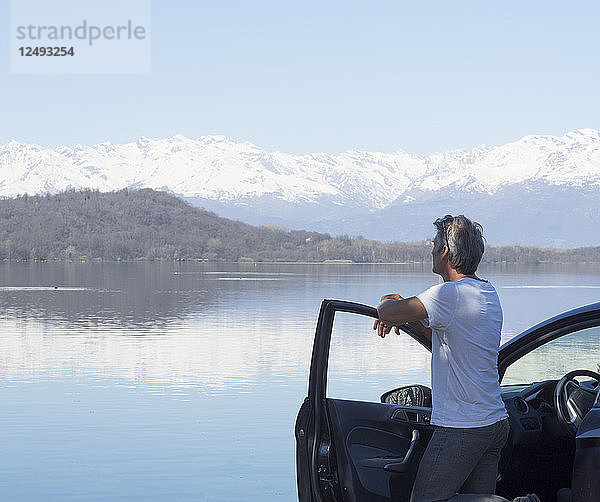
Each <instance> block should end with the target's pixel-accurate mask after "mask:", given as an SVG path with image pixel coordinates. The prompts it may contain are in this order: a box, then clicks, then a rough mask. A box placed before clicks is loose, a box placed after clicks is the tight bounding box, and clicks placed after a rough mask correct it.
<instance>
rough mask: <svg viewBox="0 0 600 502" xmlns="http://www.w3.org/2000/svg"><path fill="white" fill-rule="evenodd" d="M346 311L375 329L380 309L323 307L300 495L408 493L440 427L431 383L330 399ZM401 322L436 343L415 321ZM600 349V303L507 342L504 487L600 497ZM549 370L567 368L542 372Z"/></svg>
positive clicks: (360, 499) (379, 497) (301, 450)
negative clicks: (333, 358)
mask: <svg viewBox="0 0 600 502" xmlns="http://www.w3.org/2000/svg"><path fill="white" fill-rule="evenodd" d="M341 312H344V313H349V314H352V316H351V317H352V318H353V319H356V321H357V323H358V325H360V326H361V327H360V329H361V330H365V331H366V330H369V329H370V327H371V326H372V324H373V319H372V318H376V317H377V311H376V309H375V308H373V307H369V306H367V305H361V304H358V303H352V302H346V301H339V300H324V301H323V303H322V305H321V310H320V313H319V319H318V322H317V328H316V334H315V339H314V345H313V352H312V361H311V367H310V378H309V386H308V397H306V399H305V400H304V403H303V404H302V406H301V408H300V411H299V413H298V417H297V420H296V427H295V436H296V471H297V481H298V499H299V501H300V502H332V501H336V502H390V501H398V502H403V501H408V500H409V499H410V492H411V489H412V484H413V482H414V478H415V474H416V470H417V467H418V465H419V461H420V459H421V456H422V455H423V452H424V450H425V447H426V445H427V442H428V441H429V439H430V437H431V434H432V426H431V425H430V423H429V420H430V417H431V390H430V389H429V388H428V387H426V386H424V385H409V386H404V387H401V388H397V389H394V390H392V391H389V392H386V393H385V394H383V395H382V396H381V397H380V398H379V399H377V400H376V401H374V402H366V401H355V400H346V399H333V398H329V397H328V396H327V394H326V392H327V385H328V382H327V378H328V362H329V357H330V341H331V334H332V329H333V325H334V320H335V319H336V316H339V315H340V313H341ZM345 315H346V316H347V315H348V314H345ZM401 329H402V331H403V332H404V333H403V334H406V335H408V336H410V337H412V338H413V339H414V340H416V341H417V342H419V344H420V345H422V347H423V350H429V351H431V345H430V343H429V342H428V341H427V340H426V339H424V338H423V337H422V336H420V335H419V334H418V333H417V332H416V331H414V330H412V329H411V328H410V326H402V327H401ZM599 347H600V303H595V304H592V305H587V306H584V307H580V308H577V309H574V310H571V311H568V312H565V313H563V314H560V315H558V316H556V317H553V318H551V319H548V320H547V321H544V322H542V323H540V324H538V325H536V326H534V327H533V328H531V329H528V330H527V331H525V332H523V333H521V334H520V335H518V336H515V337H514V338H512V339H511V340H510V341H508V342H507V343H505V344H504V345H502V347H501V348H500V353H499V357H498V371H499V374H500V381H501V384H502V396H503V399H504V402H505V405H506V408H507V410H508V413H509V417H510V427H511V432H510V435H509V439H508V441H507V444H506V446H505V448H504V450H503V452H502V458H501V461H500V465H499V475H498V486H497V493H498V494H499V495H503V496H505V497H506V498H509V499H511V498H513V497H515V496H517V495H523V494H526V493H532V492H535V493H537V494H538V495H540V497H541V499H542V500H543V501H544V502H546V501H548V502H551V501H558V502H561V501H562V500H569V499H570V500H571V501H572V502H584V501H585V502H590V501H600V393H599V392H598V388H599V385H598V382H599V380H600V375H599V374H598V370H599V369H600V366H599V364H598V363H600V353H599V352H600V351H599V350H598V349H599ZM550 370H551V371H550ZM549 371H550V372H555V373H556V372H558V373H560V375H559V376H554V378H537V377H536V375H538V374H541V375H544V374H547V373H548V372H549ZM529 375H532V376H531V378H528V376H529ZM521 379H523V380H521ZM534 380H535V381H534ZM561 489H562V493H561V495H557V493H558V491H559V490H561Z"/></svg>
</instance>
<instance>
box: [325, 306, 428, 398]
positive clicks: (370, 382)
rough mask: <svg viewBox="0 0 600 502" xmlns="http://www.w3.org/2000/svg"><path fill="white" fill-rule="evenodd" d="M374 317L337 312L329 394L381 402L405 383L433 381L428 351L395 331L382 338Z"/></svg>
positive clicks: (333, 333) (329, 395)
mask: <svg viewBox="0 0 600 502" xmlns="http://www.w3.org/2000/svg"><path fill="white" fill-rule="evenodd" d="M374 321H375V320H374V319H373V318H371V317H367V316H363V315H358V314H349V313H345V312H337V313H336V315H335V320H334V325H333V332H332V336H331V348H330V351H329V371H328V378H327V397H330V398H338V399H350V400H355V401H371V402H379V399H380V396H381V394H383V393H384V392H386V391H389V390H392V389H395V388H397V387H401V386H404V385H413V384H421V385H426V386H427V387H430V386H431V383H430V361H431V354H430V353H429V351H428V350H427V349H426V348H425V347H423V346H422V345H420V344H419V343H418V342H416V341H415V340H414V339H413V338H411V337H410V336H408V335H407V334H405V333H404V332H402V331H401V332H400V335H396V334H395V333H394V331H392V332H391V333H389V334H388V335H387V336H386V337H385V338H383V339H382V338H380V337H379V336H377V333H376V332H375V331H374V330H373V323H374Z"/></svg>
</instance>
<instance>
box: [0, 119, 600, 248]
mask: <svg viewBox="0 0 600 502" xmlns="http://www.w3.org/2000/svg"><path fill="white" fill-rule="evenodd" d="M126 187H127V188H141V187H148V188H154V189H158V190H165V191H169V192H171V193H174V194H177V195H179V196H181V197H183V198H185V199H187V200H189V201H190V202H192V203H193V204H195V205H198V206H203V207H205V208H207V209H211V210H214V211H215V212H217V213H218V214H220V215H223V216H227V217H230V218H236V219H241V220H243V221H247V222H249V223H253V224H260V223H279V224H283V225H287V226H290V227H296V228H297V227H302V228H308V229H312V230H319V231H326V232H329V233H331V234H333V235H338V234H342V233H348V234H350V235H359V234H361V235H363V236H365V237H370V238H377V239H382V240H422V239H425V238H427V237H429V236H430V235H431V233H432V231H433V228H432V226H431V221H432V220H433V219H434V218H435V217H437V216H439V215H441V214H445V213H447V212H450V213H457V212H459V213H465V214H467V215H469V216H471V217H473V218H474V219H476V220H479V221H481V222H482V223H483V224H484V226H485V227H486V234H487V236H488V242H490V243H494V244H509V243H510V244H512V243H521V244H537V245H554V246H561V247H565V246H566V247H570V246H583V245H600V232H599V231H598V230H597V229H598V224H599V223H600V200H599V199H598V195H600V133H599V132H598V131H596V130H593V129H580V130H577V131H573V132H570V133H568V134H565V135H564V136H562V137H554V136H526V137H524V138H522V139H520V140H518V141H516V142H513V143H508V144H506V145H502V146H499V147H486V146H484V145H482V146H479V147H476V148H474V149H472V150H453V151H448V152H444V153H436V154H432V155H427V156H423V155H412V154H409V153H407V152H404V151H401V150H399V151H397V152H394V153H379V152H362V151H356V150H350V151H347V152H344V153H342V154H339V155H330V154H327V153H315V154H308V155H290V154H286V153H281V152H267V151H265V150H262V149H261V148H259V147H257V146H256V145H253V144H251V143H248V142H244V143H238V142H235V141H233V140H231V139H228V138H226V137H224V136H203V137H201V138H199V139H197V140H192V139H189V138H186V137H184V136H181V135H177V136H174V137H172V138H166V139H148V138H140V139H138V140H137V141H136V142H134V143H127V144H122V145H114V144H111V143H101V144H98V145H93V146H86V145H77V146H75V147H66V146H62V147H59V148H56V149H54V150H52V149H46V148H42V147H40V146H38V145H35V144H25V143H19V142H17V141H11V142H9V143H8V144H6V145H3V146H0V195H3V196H8V197H12V196H16V195H18V194H23V193H28V194H40V193H56V192H59V191H63V190H67V189H72V188H74V189H78V188H96V189H99V190H101V191H110V190H118V189H121V188H126Z"/></svg>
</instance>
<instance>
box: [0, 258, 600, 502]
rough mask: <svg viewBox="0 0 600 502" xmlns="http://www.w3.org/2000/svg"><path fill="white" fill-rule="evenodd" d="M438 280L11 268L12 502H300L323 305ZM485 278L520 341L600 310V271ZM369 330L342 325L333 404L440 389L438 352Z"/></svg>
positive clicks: (7, 364) (257, 270) (257, 271)
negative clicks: (304, 409)
mask: <svg viewBox="0 0 600 502" xmlns="http://www.w3.org/2000/svg"><path fill="white" fill-rule="evenodd" d="M428 268H429V267H428V266H425V267H411V266H403V265H333V264H332V265H302V264H286V265H283V264H257V265H256V266H255V265H254V264H202V263H193V264H192V263H183V264H151V263H139V264H138V263H129V264H117V263H115V264H58V265H57V264H2V265H0V272H1V274H0V302H1V304H2V310H1V315H0V333H1V335H0V403H1V404H0V429H1V430H2V433H1V434H0V451H2V455H1V456H0V500H20V501H28V500H32V501H39V500H46V501H49V500H111V501H114V500H127V501H131V500H144V501H149V500H174V501H176V500H190V501H191V500H200V501H229V500H232V501H237V500H240V501H241V500H244V501H264V500H271V499H273V500H285V501H292V500H295V498H296V488H295V470H294V442H293V424H294V420H295V415H296V411H297V409H298V406H299V404H300V402H301V401H302V399H303V398H304V396H305V395H306V387H307V379H308V366H309V361H310V354H311V349H312V339H313V335H314V325H315V321H316V316H317V312H318V309H319V304H320V301H321V300H322V299H323V298H338V299H346V300H353V301H358V302H363V303H368V304H376V303H377V300H378V298H379V297H380V296H381V295H382V294H383V293H388V292H392V291H393V292H399V293H401V294H404V295H410V294H415V293H418V292H420V291H421V290H423V289H425V288H426V287H428V286H430V285H432V284H435V283H436V282H437V279H436V277H435V276H434V275H433V274H431V273H430V272H429V270H428ZM481 275H483V276H484V277H486V278H488V279H490V280H491V281H493V282H494V284H495V285H496V287H497V289H498V291H499V294H500V297H501V301H502V304H503V307H504V312H505V326H504V333H503V336H504V338H505V339H508V338H510V337H511V336H514V335H515V334H516V333H518V332H520V331H522V330H524V329H526V328H528V327H529V326H531V325H533V324H535V323H536V322H538V321H541V320H543V319H545V318H547V317H549V316H552V315H554V314H556V313H558V312H560V311H564V310H567V309H569V308H572V307H575V306H579V305H582V304H586V303H592V302H595V301H598V300H600V270H599V269H598V268H578V269H573V268H563V269H557V268H552V267H534V268H523V269H514V268H507V269H488V270H483V271H482V274H481ZM369 324H370V323H368V322H366V321H364V322H363V321H362V320H361V321H360V322H358V324H357V323H356V322H355V320H353V319H344V318H340V319H339V321H336V326H335V333H334V337H333V340H332V349H331V350H332V355H331V368H330V376H329V382H330V384H329V394H330V395H332V396H336V397H348V398H352V397H355V398H360V399H370V400H374V401H377V400H378V397H379V395H380V394H381V393H382V392H384V391H385V390H388V389H390V388H392V387H395V386H398V385H401V384H404V383H406V384H408V383H417V382H422V383H426V384H427V383H428V382H429V370H428V365H429V358H428V356H427V354H426V353H425V352H424V350H422V349H421V348H420V347H418V346H416V344H414V343H413V342H411V341H410V340H407V339H406V337H396V336H393V335H391V336H388V337H386V338H385V339H384V340H381V339H379V338H377V337H376V336H375V335H374V333H373V332H372V331H371V330H370V326H369ZM597 348H598V347H597V346H596V347H595V350H596V349H597ZM599 361H600V359H599ZM592 369H595V368H592Z"/></svg>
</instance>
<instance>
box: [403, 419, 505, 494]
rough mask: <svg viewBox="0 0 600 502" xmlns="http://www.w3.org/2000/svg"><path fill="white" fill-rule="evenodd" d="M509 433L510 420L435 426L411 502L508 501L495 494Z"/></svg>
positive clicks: (418, 473)
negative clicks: (481, 424)
mask: <svg viewBox="0 0 600 502" xmlns="http://www.w3.org/2000/svg"><path fill="white" fill-rule="evenodd" d="M508 431H509V426H508V419H504V420H500V421H499V422H496V423H495V424H492V425H487V426H485V427H473V428H464V429H463V428H460V429H459V428H453V427H436V429H435V431H434V432H433V436H432V437H431V441H429V444H428V445H427V448H426V450H425V453H424V454H423V458H422V459H421V463H420V464H419V469H418V471H417V477H416V479H415V483H414V485H413V491H412V496H411V498H410V500H411V502H434V501H435V502H438V501H446V500H452V502H460V501H464V502H467V501H473V502H475V501H477V502H485V501H490V502H492V501H496V502H499V501H504V500H506V499H504V498H502V497H497V496H495V495H493V493H494V492H495V491H496V479H497V477H498V461H499V460H500V451H501V450H502V448H503V447H504V444H505V443H506V439H507V438H508ZM459 492H460V494H471V495H460V494H459ZM475 494H478V495H475ZM485 494H487V496H486V495H485Z"/></svg>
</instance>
